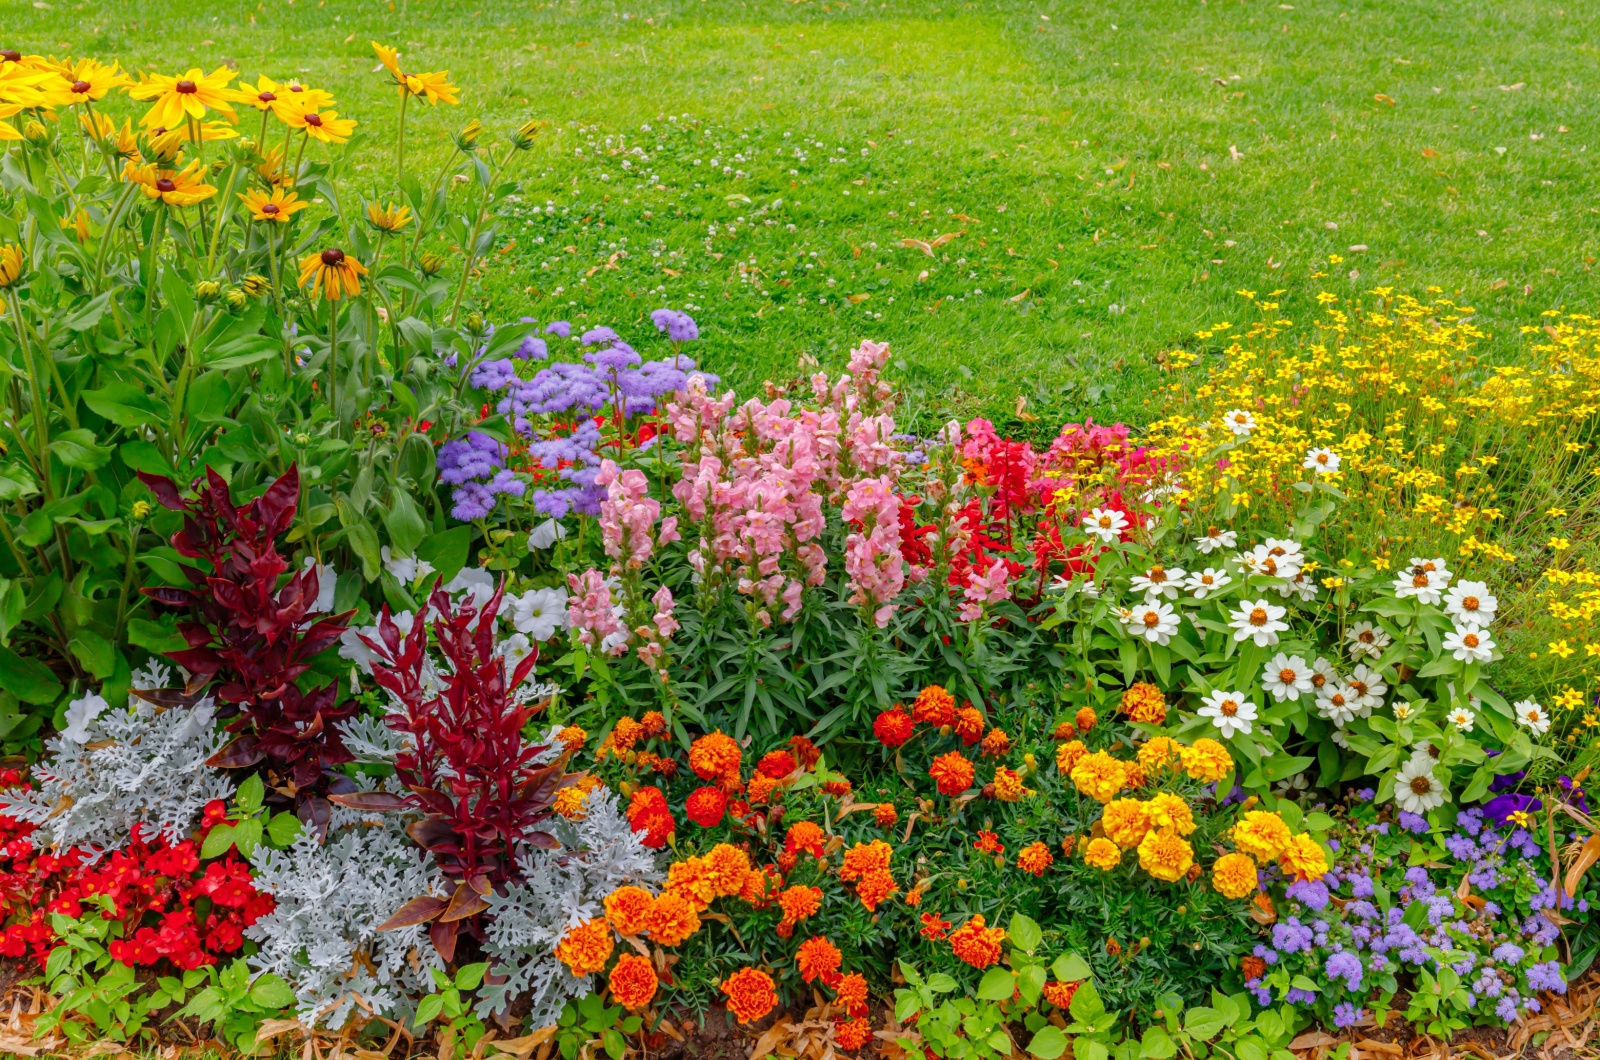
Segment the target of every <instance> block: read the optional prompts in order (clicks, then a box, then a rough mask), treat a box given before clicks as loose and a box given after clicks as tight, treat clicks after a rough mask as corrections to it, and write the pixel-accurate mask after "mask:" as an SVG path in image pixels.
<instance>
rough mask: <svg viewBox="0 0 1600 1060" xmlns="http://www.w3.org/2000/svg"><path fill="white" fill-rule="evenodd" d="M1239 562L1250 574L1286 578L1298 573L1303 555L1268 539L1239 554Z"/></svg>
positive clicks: (1303, 559)
mask: <svg viewBox="0 0 1600 1060" xmlns="http://www.w3.org/2000/svg"><path fill="white" fill-rule="evenodd" d="M1239 562H1240V563H1241V564H1242V565H1243V566H1244V568H1245V569H1246V570H1248V571H1249V572H1250V573H1251V574H1262V575H1265V576H1267V577H1269V578H1286V579H1287V578H1293V577H1294V576H1295V575H1296V574H1299V573H1300V567H1301V566H1302V565H1303V564H1304V563H1305V557H1304V556H1302V555H1301V554H1300V553H1299V552H1298V551H1291V550H1289V549H1286V548H1282V547H1281V543H1279V542H1273V541H1268V542H1267V543H1266V544H1264V545H1257V546H1256V547H1255V548H1252V549H1251V550H1250V551H1249V552H1246V553H1244V554H1243V555H1241V556H1240V557H1239Z"/></svg>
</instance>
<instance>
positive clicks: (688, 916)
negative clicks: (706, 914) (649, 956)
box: [649, 891, 700, 946]
mask: <svg viewBox="0 0 1600 1060" xmlns="http://www.w3.org/2000/svg"><path fill="white" fill-rule="evenodd" d="M649 924H650V937H651V938H652V939H654V940H655V941H656V942H658V943H660V944H661V945H663V946H676V945H678V944H679V943H681V942H683V941H684V940H685V939H687V938H689V937H690V936H692V935H693V934H694V933H695V932H697V931H699V930H700V911H699V910H697V909H696V908H695V907H694V903H693V902H691V901H689V899H687V898H685V897H684V896H683V895H681V894H679V893H678V892H677V891H664V892H662V893H661V894H658V895H656V900H655V902H653V903H652V904H651V906H650V920H649Z"/></svg>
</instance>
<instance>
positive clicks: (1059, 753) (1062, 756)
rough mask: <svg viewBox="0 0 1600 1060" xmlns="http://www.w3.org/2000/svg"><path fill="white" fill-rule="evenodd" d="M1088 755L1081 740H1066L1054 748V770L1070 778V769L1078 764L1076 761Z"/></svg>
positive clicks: (1087, 750)
mask: <svg viewBox="0 0 1600 1060" xmlns="http://www.w3.org/2000/svg"><path fill="white" fill-rule="evenodd" d="M1073 731H1074V732H1076V731H1077V730H1076V729H1074V730H1073ZM1088 753H1089V749H1088V748H1087V747H1085V746H1084V745H1083V741H1082V740H1068V741H1067V742H1066V743H1064V744H1062V745H1061V746H1059V747H1057V748H1056V768H1057V769H1059V770H1061V773H1062V775H1063V776H1071V775H1072V767H1073V766H1075V765H1077V764H1078V759H1080V758H1082V757H1083V756H1084V755H1086V754H1088Z"/></svg>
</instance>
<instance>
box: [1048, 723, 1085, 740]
mask: <svg viewBox="0 0 1600 1060" xmlns="http://www.w3.org/2000/svg"><path fill="white" fill-rule="evenodd" d="M1050 735H1051V736H1052V737H1053V738H1055V739H1057V740H1071V739H1073V738H1074V737H1076V736H1077V735H1078V726H1077V725H1075V724H1073V723H1072V722H1070V721H1058V722H1056V727H1055V730H1054V731H1053V732H1051V733H1050Z"/></svg>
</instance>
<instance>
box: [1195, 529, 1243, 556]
mask: <svg viewBox="0 0 1600 1060" xmlns="http://www.w3.org/2000/svg"><path fill="white" fill-rule="evenodd" d="M1194 547H1195V548H1197V549H1199V550H1200V554H1201V555H1203V556H1209V555H1211V553H1213V552H1215V551H1216V550H1217V549H1219V548H1238V547H1239V535H1238V534H1236V533H1234V532H1233V531H1232V530H1218V529H1217V528H1216V527H1214V526H1212V527H1207V528H1206V532H1205V536H1203V537H1197V538H1195V539H1194Z"/></svg>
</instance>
